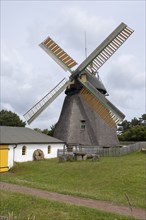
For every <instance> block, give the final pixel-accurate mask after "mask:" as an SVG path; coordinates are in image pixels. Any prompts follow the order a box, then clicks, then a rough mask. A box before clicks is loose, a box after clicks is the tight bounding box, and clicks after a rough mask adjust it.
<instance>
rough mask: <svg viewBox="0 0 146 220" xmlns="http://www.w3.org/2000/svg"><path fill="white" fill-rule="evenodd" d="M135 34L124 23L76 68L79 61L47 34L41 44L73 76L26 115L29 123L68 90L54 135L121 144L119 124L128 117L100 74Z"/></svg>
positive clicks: (68, 139) (79, 141) (72, 141)
mask: <svg viewBox="0 0 146 220" xmlns="http://www.w3.org/2000/svg"><path fill="white" fill-rule="evenodd" d="M132 33H133V30H132V29H130V28H129V27H128V26H127V25H126V24H124V23H121V24H120V25H119V26H118V27H117V28H116V29H115V30H114V31H113V32H112V33H111V34H110V35H109V36H108V37H107V38H106V39H105V40H104V41H103V42H102V43H101V44H100V45H99V46H98V47H97V48H96V49H95V50H94V51H93V52H92V53H91V54H90V55H89V56H88V57H87V58H86V59H85V60H84V61H83V62H82V63H81V64H80V65H79V66H78V67H77V68H76V69H75V70H73V69H72V68H73V67H75V65H77V62H76V61H75V60H74V59H72V58H71V57H70V56H69V55H68V54H67V53H66V52H65V51H64V50H63V49H62V48H61V47H60V46H59V45H58V44H56V43H55V42H54V41H53V40H52V39H51V38H50V37H47V38H46V39H45V40H44V41H43V42H42V43H41V44H40V45H39V46H40V47H41V48H42V49H43V50H44V51H45V52H46V53H47V54H48V55H49V56H51V57H52V58H53V59H54V60H55V62H57V63H58V64H59V65H60V66H61V67H62V68H63V69H64V70H65V71H69V72H70V73H71V75H70V76H69V78H68V79H66V78H63V79H62V80H61V82H59V83H58V84H57V85H56V86H55V87H54V88H53V89H52V90H51V91H50V92H49V93H48V94H46V95H45V96H44V97H43V98H42V99H41V100H40V101H39V102H38V103H37V104H35V105H34V106H33V107H32V108H31V109H30V110H29V111H27V112H26V113H25V114H24V117H25V119H26V121H27V122H28V124H30V123H31V122H32V121H33V120H35V119H36V118H37V117H38V116H39V115H40V114H41V112H42V111H44V110H45V109H46V108H47V107H48V106H49V105H50V104H51V103H52V102H53V101H54V100H55V99H56V98H57V97H58V96H59V95H60V94H61V93H62V92H63V91H64V90H65V94H66V97H65V100H64V104H63V107H62V111H61V114H60V118H59V120H58V123H57V124H56V128H55V133H54V136H55V137H57V138H59V139H61V140H63V141H65V142H66V143H67V144H68V145H70V146H78V145H91V146H109V147H110V146H115V145H117V144H118V143H119V142H118V139H117V135H116V126H117V124H118V123H120V122H121V121H122V120H123V119H124V117H125V116H124V114H123V113H122V112H121V111H120V110H119V109H118V108H117V107H116V106H114V105H113V104H112V103H111V102H110V101H109V100H108V99H107V98H106V95H107V90H106V88H105V86H104V85H103V83H102V82H101V80H100V78H99V77H98V70H99V69H100V67H101V66H102V65H103V64H104V63H105V62H106V61H107V60H108V59H109V58H110V57H111V56H112V55H113V54H114V53H115V52H116V51H117V49H118V48H119V47H120V46H121V45H122V44H123V43H124V42H125V41H126V40H127V39H128V38H129V36H130V35H131V34H132ZM117 74H118V73H117Z"/></svg>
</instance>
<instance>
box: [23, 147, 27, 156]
mask: <svg viewBox="0 0 146 220" xmlns="http://www.w3.org/2000/svg"><path fill="white" fill-rule="evenodd" d="M22 155H26V146H23V147H22Z"/></svg>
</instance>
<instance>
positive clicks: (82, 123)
mask: <svg viewBox="0 0 146 220" xmlns="http://www.w3.org/2000/svg"><path fill="white" fill-rule="evenodd" d="M85 127H86V121H85V120H81V130H85Z"/></svg>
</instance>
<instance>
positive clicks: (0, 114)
mask: <svg viewBox="0 0 146 220" xmlns="http://www.w3.org/2000/svg"><path fill="white" fill-rule="evenodd" d="M0 125H1V126H12V127H25V125H26V123H25V122H23V121H22V120H21V119H20V117H19V116H18V115H17V114H16V113H14V112H11V111H7V110H1V111H0Z"/></svg>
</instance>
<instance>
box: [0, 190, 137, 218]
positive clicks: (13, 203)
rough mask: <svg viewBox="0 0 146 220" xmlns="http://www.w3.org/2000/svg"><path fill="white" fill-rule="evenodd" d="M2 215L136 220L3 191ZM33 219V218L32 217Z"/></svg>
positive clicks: (0, 212) (0, 211)
mask: <svg viewBox="0 0 146 220" xmlns="http://www.w3.org/2000/svg"><path fill="white" fill-rule="evenodd" d="M0 196H1V206H0V216H8V213H14V214H13V216H17V217H18V218H17V219H21V220H27V219H28V217H29V219H30V217H31V216H32V217H35V220H49V219H50V220H134V218H132V217H131V218H130V217H124V216H121V215H117V214H112V213H105V212H102V211H98V210H95V209H91V208H85V207H78V206H74V205H69V204H65V203H60V202H54V201H48V200H43V199H39V198H36V197H33V196H26V195H21V194H18V193H10V192H6V191H1V193H0ZM31 219H33V218H31Z"/></svg>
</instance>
